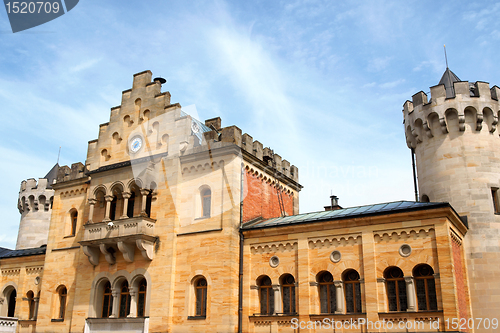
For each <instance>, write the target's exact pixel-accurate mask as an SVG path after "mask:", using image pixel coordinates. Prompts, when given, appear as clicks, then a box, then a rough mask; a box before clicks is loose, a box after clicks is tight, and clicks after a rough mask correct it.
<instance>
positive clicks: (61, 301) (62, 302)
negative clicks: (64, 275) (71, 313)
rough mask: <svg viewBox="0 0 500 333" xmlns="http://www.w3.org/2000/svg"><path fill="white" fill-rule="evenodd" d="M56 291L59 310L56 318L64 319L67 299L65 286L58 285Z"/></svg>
mask: <svg viewBox="0 0 500 333" xmlns="http://www.w3.org/2000/svg"><path fill="white" fill-rule="evenodd" d="M58 289H59V291H58V293H57V294H58V296H59V311H58V314H57V319H59V320H61V321H64V317H65V315H66V301H67V300H68V289H67V288H66V286H64V285H62V286H60V287H59V288H58Z"/></svg>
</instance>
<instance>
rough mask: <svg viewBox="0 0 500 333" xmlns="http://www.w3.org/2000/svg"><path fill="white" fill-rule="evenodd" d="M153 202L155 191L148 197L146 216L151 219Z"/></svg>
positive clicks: (150, 192)
mask: <svg viewBox="0 0 500 333" xmlns="http://www.w3.org/2000/svg"><path fill="white" fill-rule="evenodd" d="M152 202H153V191H149V193H148V195H147V196H146V214H147V215H148V217H151V203H152Z"/></svg>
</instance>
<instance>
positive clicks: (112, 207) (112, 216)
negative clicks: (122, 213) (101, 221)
mask: <svg viewBox="0 0 500 333" xmlns="http://www.w3.org/2000/svg"><path fill="white" fill-rule="evenodd" d="M117 201H118V199H117V198H116V195H115V196H114V197H113V200H112V201H111V205H110V208H109V218H110V220H112V221H114V220H115V217H116V203H117Z"/></svg>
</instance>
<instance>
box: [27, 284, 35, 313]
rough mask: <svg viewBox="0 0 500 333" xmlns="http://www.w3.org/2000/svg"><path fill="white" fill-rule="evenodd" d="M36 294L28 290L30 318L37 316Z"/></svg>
mask: <svg viewBox="0 0 500 333" xmlns="http://www.w3.org/2000/svg"><path fill="white" fill-rule="evenodd" d="M34 297H35V294H34V293H33V291H31V290H30V291H28V292H27V293H26V298H27V299H28V309H29V316H28V319H30V320H31V319H33V317H34V316H35V298H34Z"/></svg>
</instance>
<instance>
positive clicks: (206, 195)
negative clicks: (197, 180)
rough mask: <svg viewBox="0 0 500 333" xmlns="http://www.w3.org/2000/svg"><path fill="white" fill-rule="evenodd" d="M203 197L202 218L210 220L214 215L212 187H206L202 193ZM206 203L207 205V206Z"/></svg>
mask: <svg viewBox="0 0 500 333" xmlns="http://www.w3.org/2000/svg"><path fill="white" fill-rule="evenodd" d="M200 197H201V217H202V218H209V217H210V216H211V215H212V190H211V189H210V187H204V188H202V190H201V191H200ZM205 203H206V204H207V205H205Z"/></svg>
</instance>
